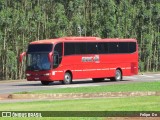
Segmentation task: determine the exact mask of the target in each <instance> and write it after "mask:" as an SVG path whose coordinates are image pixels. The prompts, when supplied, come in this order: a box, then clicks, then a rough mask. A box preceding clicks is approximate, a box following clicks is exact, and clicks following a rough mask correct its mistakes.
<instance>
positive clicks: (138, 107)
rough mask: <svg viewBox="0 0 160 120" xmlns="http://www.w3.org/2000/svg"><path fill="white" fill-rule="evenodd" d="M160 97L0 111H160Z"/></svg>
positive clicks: (0, 106) (4, 106)
mask: <svg viewBox="0 0 160 120" xmlns="http://www.w3.org/2000/svg"><path fill="white" fill-rule="evenodd" d="M159 100H160V96H145V97H126V98H100V99H80V100H47V101H36V102H18V103H0V110H1V111H160V102H159Z"/></svg>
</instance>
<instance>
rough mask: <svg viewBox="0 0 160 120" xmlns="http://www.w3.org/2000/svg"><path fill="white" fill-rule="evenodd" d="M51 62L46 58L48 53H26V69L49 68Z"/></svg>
mask: <svg viewBox="0 0 160 120" xmlns="http://www.w3.org/2000/svg"><path fill="white" fill-rule="evenodd" d="M50 68H51V63H50V62H49V60H48V53H28V54H27V66H26V69H27V70H49V69H50Z"/></svg>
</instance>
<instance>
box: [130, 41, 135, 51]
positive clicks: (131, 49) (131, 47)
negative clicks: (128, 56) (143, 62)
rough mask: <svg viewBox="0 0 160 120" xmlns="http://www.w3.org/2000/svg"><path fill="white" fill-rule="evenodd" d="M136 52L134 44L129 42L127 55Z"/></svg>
mask: <svg viewBox="0 0 160 120" xmlns="http://www.w3.org/2000/svg"><path fill="white" fill-rule="evenodd" d="M135 51H136V42H129V53H133V52H135Z"/></svg>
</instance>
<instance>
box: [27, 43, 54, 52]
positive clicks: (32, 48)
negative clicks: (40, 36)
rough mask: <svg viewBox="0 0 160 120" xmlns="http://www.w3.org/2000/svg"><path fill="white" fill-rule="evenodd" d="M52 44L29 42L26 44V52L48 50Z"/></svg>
mask: <svg viewBox="0 0 160 120" xmlns="http://www.w3.org/2000/svg"><path fill="white" fill-rule="evenodd" d="M52 47H53V45H52V44H31V45H29V46H28V52H50V51H52Z"/></svg>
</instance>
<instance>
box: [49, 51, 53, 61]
mask: <svg viewBox="0 0 160 120" xmlns="http://www.w3.org/2000/svg"><path fill="white" fill-rule="evenodd" d="M52 55H53V53H52V52H50V53H49V54H48V60H49V62H52Z"/></svg>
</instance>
